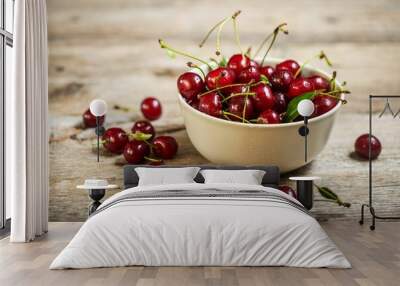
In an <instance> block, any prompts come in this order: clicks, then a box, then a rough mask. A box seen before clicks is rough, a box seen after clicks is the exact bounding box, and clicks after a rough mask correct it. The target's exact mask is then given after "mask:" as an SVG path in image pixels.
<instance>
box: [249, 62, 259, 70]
mask: <svg viewBox="0 0 400 286" xmlns="http://www.w3.org/2000/svg"><path fill="white" fill-rule="evenodd" d="M250 66H251V67H255V68H257V69H260V65H259V64H258V63H257V62H256V61H254V60H250Z"/></svg>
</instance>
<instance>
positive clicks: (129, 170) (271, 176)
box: [124, 165, 280, 189]
mask: <svg viewBox="0 0 400 286" xmlns="http://www.w3.org/2000/svg"><path fill="white" fill-rule="evenodd" d="M136 167H146V168H179V167H200V168H201V169H220V170H247V169H256V170H264V171H265V172H266V173H265V175H264V178H263V180H262V185H263V186H266V187H271V188H278V186H279V179H280V172H279V168H278V167H277V166H268V165H263V166H260V165H258V166H257V165H255V166H230V165H228V166H217V165H184V166H183V165H163V166H149V165H125V166H124V189H128V188H132V187H136V186H137V185H138V182H139V177H138V175H137V173H136V171H135V168H136ZM194 180H195V181H196V182H197V183H204V178H203V176H202V175H201V174H200V173H199V174H198V175H197V176H196V177H195V178H194Z"/></svg>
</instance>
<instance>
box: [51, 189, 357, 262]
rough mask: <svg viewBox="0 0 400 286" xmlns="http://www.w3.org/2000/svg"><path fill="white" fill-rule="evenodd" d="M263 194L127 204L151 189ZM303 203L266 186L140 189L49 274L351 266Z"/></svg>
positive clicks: (111, 209) (97, 218)
mask: <svg viewBox="0 0 400 286" xmlns="http://www.w3.org/2000/svg"><path fill="white" fill-rule="evenodd" d="M207 189H214V190H218V191H224V190H229V191H232V190H236V191H238V190H258V191H264V192H267V193H268V194H272V195H274V196H280V197H281V198H282V199H283V200H287V201H291V202H292V205H291V204H287V203H282V202H281V201H277V200H274V199H272V200H265V199H262V198H246V197H241V198H236V197H222V198H221V197H187V196H186V197H182V198H180V197H172V198H148V199H138V200H135V199H134V200H121V198H123V197H124V196H125V197H129V195H130V194H137V193H136V192H146V191H153V192H154V191H160V192H162V191H165V190H182V191H184V190H190V191H199V192H200V191H203V192H207ZM293 203H296V204H299V203H298V202H297V201H296V200H294V199H292V198H291V197H289V196H287V195H286V194H284V193H282V192H280V191H278V190H275V189H272V188H267V187H262V186H253V185H227V184H207V185H205V184H184V185H181V184H180V185H165V186H150V187H135V188H132V189H128V190H125V191H123V192H120V193H118V194H116V195H114V196H113V197H111V198H109V199H108V200H106V201H105V202H104V203H103V204H102V205H101V206H100V209H99V212H98V213H97V214H95V215H94V216H92V217H90V218H89V219H88V220H87V221H86V222H85V223H84V224H83V225H82V227H81V229H80V230H79V232H78V233H77V234H76V235H75V237H74V238H73V239H72V241H71V242H70V243H69V244H68V246H67V247H65V249H64V250H63V251H62V252H61V253H60V254H59V255H58V256H57V258H56V259H55V260H54V261H53V263H52V264H51V266H50V269H63V268H91V267H114V266H128V265H145V266H195V265H197V266H206V265H209V266H211V265H213V266H245V265H246V266H293V267H332V268H349V267H351V266H350V263H349V262H348V261H347V259H346V258H345V257H344V255H343V254H342V252H341V251H340V250H339V249H338V248H337V247H336V245H335V244H334V243H333V242H332V241H331V239H330V238H329V237H328V236H327V234H326V233H325V231H324V230H323V229H322V228H321V226H320V225H319V224H318V222H317V221H316V220H315V219H314V218H313V217H312V216H310V215H309V214H307V213H306V212H305V211H301V210H299V208H298V207H294V205H293Z"/></svg>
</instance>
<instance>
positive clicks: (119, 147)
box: [102, 127, 128, 154]
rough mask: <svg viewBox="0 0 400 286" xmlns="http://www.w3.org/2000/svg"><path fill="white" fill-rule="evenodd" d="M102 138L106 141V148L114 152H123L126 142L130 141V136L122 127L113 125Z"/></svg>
mask: <svg viewBox="0 0 400 286" xmlns="http://www.w3.org/2000/svg"><path fill="white" fill-rule="evenodd" d="M102 140H103V141H104V143H103V146H104V148H106V149H107V150H108V151H110V152H111V153H114V154H121V153H122V152H123V151H124V148H125V145H126V143H128V136H127V135H126V133H125V131H124V130H122V129H121V128H118V127H113V128H109V129H107V130H106V131H105V132H104V134H103V136H102Z"/></svg>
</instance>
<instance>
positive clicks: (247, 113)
mask: <svg viewBox="0 0 400 286" xmlns="http://www.w3.org/2000/svg"><path fill="white" fill-rule="evenodd" d="M243 110H244V112H243ZM228 112H229V113H232V114H234V115H236V116H238V117H243V115H244V119H247V120H250V119H252V118H254V116H255V113H254V106H253V102H252V101H251V100H250V98H249V97H246V96H234V97H232V98H231V99H229V103H228ZM227 116H228V117H229V118H230V119H231V120H233V121H242V120H241V119H240V118H238V117H236V116H230V115H229V114H228V115H227Z"/></svg>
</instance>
